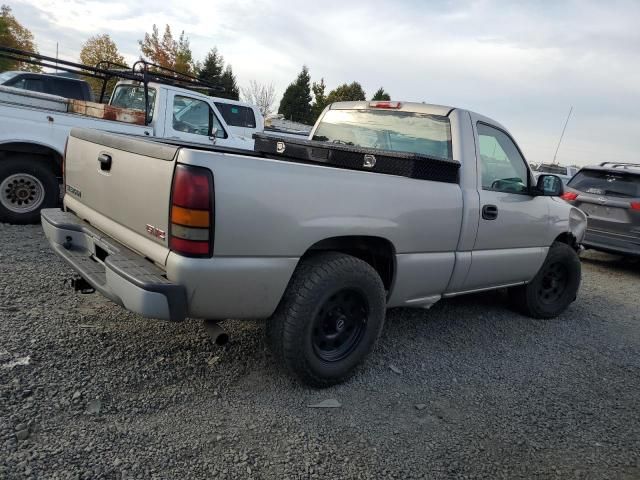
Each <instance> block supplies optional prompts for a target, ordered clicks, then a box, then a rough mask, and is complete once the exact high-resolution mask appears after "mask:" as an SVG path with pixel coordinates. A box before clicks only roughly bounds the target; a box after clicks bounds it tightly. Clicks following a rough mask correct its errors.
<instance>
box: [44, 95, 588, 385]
mask: <svg viewBox="0 0 640 480" xmlns="http://www.w3.org/2000/svg"><path fill="white" fill-rule="evenodd" d="M254 138H255V139H256V142H255V149H256V152H254V153H247V154H242V153H229V152H222V151H218V150H216V147H204V146H198V145H185V144H182V143H179V142H176V143H175V144H167V143H166V142H165V141H162V143H160V142H155V141H151V140H140V139H131V138H127V137H123V136H119V135H115V134H107V133H103V132H97V131H90V130H80V129H74V130H73V131H72V132H71V136H70V137H69V140H68V147H67V155H66V160H65V184H66V195H65V197H64V209H63V210H60V209H46V210H43V211H42V226H43V229H44V232H45V234H46V236H47V238H48V239H49V242H50V243H51V246H52V247H53V248H54V249H55V251H56V252H57V253H58V255H60V256H61V257H62V258H63V259H64V260H65V261H66V262H67V263H68V264H69V265H70V266H71V267H72V268H73V269H75V271H76V272H77V273H78V274H79V275H80V277H81V278H79V279H78V281H79V284H80V285H81V287H87V288H91V287H92V288H94V289H95V290H97V291H99V292H100V293H102V294H103V295H105V296H106V297H108V298H110V299H111V300H113V301H114V302H116V303H118V304H120V305H122V306H123V307H124V308H126V309H128V310H131V311H133V312H137V313H139V314H141V315H143V316H146V317H152V318H160V319H171V320H183V319H184V318H185V317H193V318H201V319H205V320H207V321H208V322H211V321H215V320H221V319H226V318H235V319H267V329H266V330H267V339H268V342H269V344H270V345H271V348H272V350H273V352H274V354H275V357H276V358H277V359H279V360H280V361H281V362H282V363H283V364H284V365H285V366H286V367H287V369H288V370H289V371H290V372H291V373H293V374H294V375H295V376H297V377H298V378H299V379H301V380H302V381H303V382H305V383H307V384H309V385H313V386H318V387H323V386H328V385H332V384H335V383H338V382H340V381H343V380H344V379H345V378H347V377H348V376H349V375H350V374H351V373H352V372H353V371H354V369H355V367H356V366H357V365H358V364H359V363H360V362H361V361H362V360H363V358H364V357H365V356H366V355H367V353H368V352H369V351H370V350H371V348H372V346H373V344H374V343H375V341H376V339H377V338H378V336H379V334H380V332H381V330H382V326H383V323H384V318H385V311H386V309H387V308H389V307H421V308H428V307H430V306H431V305H433V304H434V303H435V302H437V301H438V300H440V299H441V298H446V297H452V296H456V295H461V294H465V293H470V292H478V291H482V290H489V289H497V288H508V289H509V290H508V291H509V293H510V298H511V299H512V301H513V305H514V306H516V307H517V308H518V309H519V310H520V311H521V312H523V313H525V314H526V315H529V316H531V317H534V318H551V317H555V316H557V315H559V314H560V313H562V312H563V311H564V310H565V309H566V308H567V307H568V306H569V304H570V303H571V302H573V301H574V300H575V298H576V294H577V291H578V288H579V284H580V275H581V274H580V262H579V259H578V255H577V249H578V248H579V245H580V242H581V241H582V238H583V236H584V232H585V227H586V218H585V215H584V214H583V213H582V212H581V211H580V210H579V209H577V208H574V207H572V206H571V205H569V204H568V203H567V202H565V201H564V200H562V199H560V198H559V195H561V194H562V192H563V187H562V182H561V181H560V179H559V178H558V177H556V176H554V175H540V177H539V178H538V180H537V183H536V184H534V183H533V175H532V172H531V171H530V169H529V167H528V164H527V163H526V161H525V159H524V157H523V155H522V153H521V151H520V149H519V148H518V146H517V145H516V143H515V142H514V140H513V139H512V138H511V136H510V135H509V133H508V131H507V130H506V129H505V128H504V127H502V126H501V125H500V124H499V123H497V122H495V121H494V120H491V119H489V118H487V117H484V116H481V115H478V114H476V113H473V112H470V111H466V110H462V109H458V108H451V107H444V106H438V105H426V104H417V103H400V102H343V103H335V104H332V105H330V106H329V107H327V109H326V110H325V111H324V112H323V114H322V115H321V117H320V119H319V120H318V122H317V123H316V125H315V127H314V129H313V130H312V132H311V134H310V137H309V139H308V140H304V139H303V140H297V139H293V138H289V137H287V138H285V137H283V138H280V139H278V138H276V137H273V136H271V137H269V136H266V135H260V134H258V135H255V136H254Z"/></svg>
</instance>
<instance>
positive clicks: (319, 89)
mask: <svg viewBox="0 0 640 480" xmlns="http://www.w3.org/2000/svg"><path fill="white" fill-rule="evenodd" d="M326 88H327V86H326V85H325V83H324V78H321V79H320V82H313V85H312V86H311V89H312V90H313V97H314V100H313V105H311V114H312V117H313V121H314V122H315V121H316V120H317V119H318V117H319V116H320V114H321V113H322V111H323V110H324V109H325V107H326V106H327V96H326V95H325V93H324V92H325V89H326Z"/></svg>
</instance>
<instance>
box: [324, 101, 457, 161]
mask: <svg viewBox="0 0 640 480" xmlns="http://www.w3.org/2000/svg"><path fill="white" fill-rule="evenodd" d="M313 140H318V141H325V142H334V143H337V144H342V145H354V146H357V147H365V148H377V149H381V150H390V151H395V152H408V153H418V154H422V155H428V156H434V157H442V158H448V159H450V158H452V157H451V126H450V124H449V119H448V118H447V117H443V116H438V115H427V114H422V113H415V112H402V111H397V110H395V111H383V110H329V111H328V112H327V113H326V114H325V115H324V117H323V118H322V121H321V122H320V125H319V126H318V129H317V130H316V132H315V134H314V136H313Z"/></svg>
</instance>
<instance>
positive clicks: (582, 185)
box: [569, 170, 640, 198]
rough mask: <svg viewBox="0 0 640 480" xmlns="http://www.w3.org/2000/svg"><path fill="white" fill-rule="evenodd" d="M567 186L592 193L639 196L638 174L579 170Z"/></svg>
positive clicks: (639, 177)
mask: <svg viewBox="0 0 640 480" xmlns="http://www.w3.org/2000/svg"><path fill="white" fill-rule="evenodd" d="M569 187H571V188H574V189H576V190H580V191H581V192H585V193H592V194H594V195H610V196H612V197H625V198H637V197H640V175H634V174H632V173H622V172H608V171H599V170H580V171H579V172H578V173H577V174H576V176H575V177H573V179H572V180H571V181H570V182H569Z"/></svg>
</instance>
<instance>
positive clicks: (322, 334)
mask: <svg viewBox="0 0 640 480" xmlns="http://www.w3.org/2000/svg"><path fill="white" fill-rule="evenodd" d="M385 309H386V301H385V290H384V285H383V283H382V280H381V279H380V276H379V275H378V274H377V272H376V271H375V270H374V269H373V268H372V267H371V266H370V265H369V264H368V263H366V262H364V261H362V260H360V259H358V258H355V257H352V256H349V255H343V254H340V253H334V252H328V253H322V254H318V255H314V256H311V257H309V258H306V259H303V260H302V261H301V263H300V265H299V266H298V268H297V269H296V271H295V273H294V275H293V278H292V279H291V281H290V283H289V286H288V287H287V291H286V292H285V295H284V297H283V299H282V301H281V302H280V305H279V306H278V309H277V310H276V313H275V314H274V315H273V317H272V318H271V319H270V320H269V321H268V326H267V338H268V341H269V343H270V344H271V348H272V350H273V352H274V355H275V356H276V357H277V358H278V360H280V361H281V362H282V363H283V364H284V365H285V367H286V368H287V369H288V370H289V371H290V372H291V373H293V374H294V375H295V376H296V377H298V378H299V379H300V380H301V381H302V382H304V383H305V384H307V385H311V386H314V387H328V386H330V385H334V384H336V383H340V382H342V381H344V380H345V379H346V378H348V377H349V376H350V375H351V373H352V372H353V371H354V369H355V368H356V366H357V365H358V364H359V363H360V362H361V361H362V360H363V359H364V357H365V356H366V355H367V354H368V353H369V352H370V351H371V349H372V347H373V345H374V343H375V342H376V340H377V338H378V336H379V335H380V332H381V330H382V326H383V324H384V317H385Z"/></svg>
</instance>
